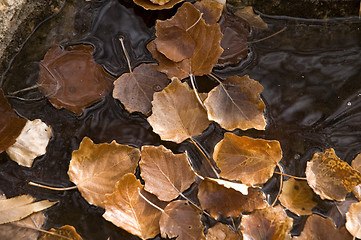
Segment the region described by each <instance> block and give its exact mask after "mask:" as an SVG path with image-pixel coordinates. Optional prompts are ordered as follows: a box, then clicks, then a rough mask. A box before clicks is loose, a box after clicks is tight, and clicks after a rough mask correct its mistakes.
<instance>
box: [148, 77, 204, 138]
mask: <svg viewBox="0 0 361 240" xmlns="http://www.w3.org/2000/svg"><path fill="white" fill-rule="evenodd" d="M152 104H153V109H152V115H151V116H150V117H149V118H148V121H149V123H150V125H151V126H152V127H153V131H154V132H156V133H158V134H159V135H160V137H161V138H162V140H168V141H173V142H176V143H181V142H183V141H184V140H186V139H188V138H190V137H192V136H197V135H199V134H201V133H202V132H203V131H204V130H205V129H206V128H207V127H208V125H209V123H210V122H209V120H208V118H207V113H206V111H205V110H204V109H203V108H202V106H201V105H200V104H199V102H198V101H197V98H196V97H195V95H194V93H193V92H192V90H191V89H190V88H189V86H188V84H187V83H185V82H184V83H182V82H181V81H180V80H178V79H173V80H172V82H171V83H170V84H169V85H168V86H167V87H166V88H164V89H163V90H162V91H161V92H157V93H155V94H154V100H153V102H152Z"/></svg>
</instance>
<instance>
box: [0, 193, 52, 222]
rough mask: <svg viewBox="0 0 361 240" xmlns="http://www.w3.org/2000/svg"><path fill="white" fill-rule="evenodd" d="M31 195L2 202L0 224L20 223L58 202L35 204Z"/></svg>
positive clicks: (46, 201)
mask: <svg viewBox="0 0 361 240" xmlns="http://www.w3.org/2000/svg"><path fill="white" fill-rule="evenodd" d="M34 200H35V199H34V198H33V197H32V196H29V195H21V196H17V197H13V198H8V199H2V200H0V224H4V223H9V222H15V221H19V220H21V219H23V218H25V217H27V216H29V215H30V214H32V213H35V212H40V211H42V210H44V209H47V208H49V207H51V206H53V205H54V204H55V203H57V202H50V201H48V200H43V201H39V202H34Z"/></svg>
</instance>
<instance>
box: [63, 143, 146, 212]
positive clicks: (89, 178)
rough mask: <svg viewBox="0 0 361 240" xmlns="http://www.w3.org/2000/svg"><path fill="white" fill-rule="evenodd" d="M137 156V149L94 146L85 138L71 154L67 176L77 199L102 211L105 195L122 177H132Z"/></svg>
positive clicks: (120, 146) (138, 155) (112, 144)
mask: <svg viewBox="0 0 361 240" xmlns="http://www.w3.org/2000/svg"><path fill="white" fill-rule="evenodd" d="M139 158H140V152H139V150H138V149H137V148H134V147H130V146H124V145H121V144H118V143H116V142H115V141H113V142H112V143H110V144H108V143H102V144H94V143H93V141H92V140H91V139H90V138H88V137H85V138H84V139H83V141H82V142H81V143H80V146H79V149H78V150H76V151H73V154H72V159H71V161H70V164H69V171H68V175H69V177H70V180H71V181H72V182H73V183H75V184H76V185H77V187H78V189H79V191H80V193H81V195H82V196H83V197H84V198H85V199H86V200H87V201H88V202H89V203H90V204H94V205H96V206H100V207H104V203H103V201H104V199H105V194H106V193H112V192H113V189H114V186H115V183H116V182H117V181H118V180H119V179H121V178H122V176H123V175H125V174H126V173H133V174H134V173H135V169H136V168H137V165H138V161H139Z"/></svg>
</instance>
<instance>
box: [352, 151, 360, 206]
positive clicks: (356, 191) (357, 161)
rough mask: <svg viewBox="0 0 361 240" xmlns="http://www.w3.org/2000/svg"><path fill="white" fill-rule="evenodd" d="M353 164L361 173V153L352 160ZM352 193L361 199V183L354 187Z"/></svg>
mask: <svg viewBox="0 0 361 240" xmlns="http://www.w3.org/2000/svg"><path fill="white" fill-rule="evenodd" d="M351 166H352V167H353V168H354V169H355V170H357V171H358V172H359V173H361V153H360V154H358V155H357V156H356V157H355V159H354V160H352V162H351ZM352 193H353V194H354V195H355V196H356V197H357V199H358V200H361V184H359V185H357V186H356V187H354V188H353V189H352Z"/></svg>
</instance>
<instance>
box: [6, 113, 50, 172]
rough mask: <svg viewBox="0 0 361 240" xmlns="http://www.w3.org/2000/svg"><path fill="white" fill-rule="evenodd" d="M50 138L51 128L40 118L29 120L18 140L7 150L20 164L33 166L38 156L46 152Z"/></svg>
mask: <svg viewBox="0 0 361 240" xmlns="http://www.w3.org/2000/svg"><path fill="white" fill-rule="evenodd" d="M50 138H51V128H50V127H49V126H48V125H46V124H45V123H44V122H42V121H41V120H40V119H35V120H34V121H27V122H26V125H25V126H24V128H23V130H22V131H21V133H20V135H19V136H18V137H17V138H16V142H15V143H14V144H13V145H12V146H10V147H9V148H8V149H6V152H7V154H8V155H9V156H10V158H11V159H12V160H14V161H15V162H17V163H18V164H19V165H21V166H25V167H31V166H32V165H33V162H34V159H35V158H36V157H39V156H41V155H44V154H45V153H46V147H47V146H48V143H49V140H50Z"/></svg>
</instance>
